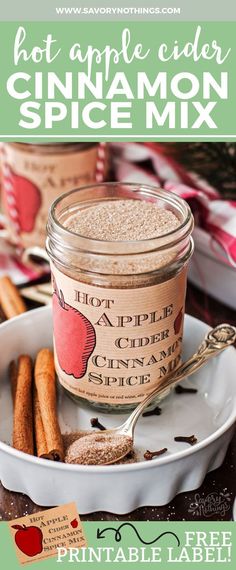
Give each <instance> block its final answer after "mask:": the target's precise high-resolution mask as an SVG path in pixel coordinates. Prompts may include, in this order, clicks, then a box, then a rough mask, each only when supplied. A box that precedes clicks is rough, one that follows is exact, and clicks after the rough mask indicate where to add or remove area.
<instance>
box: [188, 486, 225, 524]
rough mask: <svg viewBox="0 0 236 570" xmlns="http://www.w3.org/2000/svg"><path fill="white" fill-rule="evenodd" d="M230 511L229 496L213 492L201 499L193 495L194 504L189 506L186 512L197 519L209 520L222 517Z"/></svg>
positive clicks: (197, 494) (197, 495)
mask: <svg viewBox="0 0 236 570" xmlns="http://www.w3.org/2000/svg"><path fill="white" fill-rule="evenodd" d="M229 509H230V494H229V493H227V492H224V491H223V492H221V493H217V492H213V493H209V494H208V495H206V497H201V496H200V495H199V493H196V494H195V497H194V502H193V503H191V504H190V507H189V509H188V512H189V513H191V514H193V515H194V516H197V517H205V518H210V517H213V516H214V515H220V516H222V517H223V516H224V515H225V513H226V512H227V511H228V510H229Z"/></svg>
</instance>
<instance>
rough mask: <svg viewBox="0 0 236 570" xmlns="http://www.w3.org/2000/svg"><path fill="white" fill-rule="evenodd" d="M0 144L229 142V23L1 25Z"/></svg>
mask: <svg viewBox="0 0 236 570" xmlns="http://www.w3.org/2000/svg"><path fill="white" fill-rule="evenodd" d="M0 42H1V52H0V53H1V56H0V57H1V61H0V66H1V80H0V90H1V91H0V93H1V95H0V96H1V107H0V139H2V140H5V139H8V140H25V141H26V140H27V141H28V142H30V141H38V142H46V141H47V140H48V139H50V140H58V141H64V140H65V141H70V140H81V141H89V140H97V141H99V140H110V141H111V140H122V141H126V140H127V141H128V140H146V139H147V140H160V141H162V140H189V139H190V140H191V139H192V140H198V139H200V140H209V141H213V140H230V139H232V138H235V137H236V114H235V113H234V112H233V109H234V104H235V98H236V76H235V65H236V46H235V24H234V23H232V22H231V23H230V22H229V23H224V26H222V24H221V23H219V22H215V23H206V22H205V23H192V22H191V23H190V22H188V23H187V22H181V23H173V22H168V23H166V22H164V23H163V22H162V23H161V22H128V23H123V22H113V23H112V25H111V26H109V25H108V24H107V23H105V22H97V23H94V22H83V23H82V22H80V23H76V22H68V23H66V22H60V23H55V22H50V23H43V22H37V23H36V22H33V23H24V24H18V23H2V24H1V36H0Z"/></svg>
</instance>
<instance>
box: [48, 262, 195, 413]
mask: <svg viewBox="0 0 236 570" xmlns="http://www.w3.org/2000/svg"><path fill="white" fill-rule="evenodd" d="M52 279H53V290H54V293H53V326H54V348H55V362H56V369H57V373H58V377H59V381H60V383H61V384H62V385H63V386H64V387H65V388H66V389H67V390H69V391H70V392H72V393H73V394H75V395H77V396H80V397H82V398H85V399H87V400H91V401H96V402H105V403H110V404H114V405H116V404H129V403H135V402H139V401H141V400H142V399H143V398H144V396H145V395H147V394H149V393H150V392H151V391H152V390H153V389H154V388H155V387H156V386H157V385H158V383H160V381H162V380H163V378H164V377H165V376H167V375H168V374H169V373H170V372H172V370H174V368H175V367H176V366H177V365H178V364H179V362H180V359H181V347H182V335H183V317H184V304H185V291H186V268H184V269H183V270H182V271H181V272H180V273H179V274H178V275H177V276H175V277H174V278H172V279H170V280H168V281H165V282H164V283H161V284H157V285H153V286H150V287H142V288H135V289H113V288H102V287H98V286H93V285H90V284H87V283H83V282H79V281H76V280H74V279H71V278H70V277H68V276H66V275H64V274H63V273H61V272H60V271H58V269H57V268H56V267H55V266H54V265H53V264H52Z"/></svg>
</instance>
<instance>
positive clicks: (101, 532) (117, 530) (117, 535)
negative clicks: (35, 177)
mask: <svg viewBox="0 0 236 570" xmlns="http://www.w3.org/2000/svg"><path fill="white" fill-rule="evenodd" d="M125 526H129V527H131V528H132V529H133V530H134V532H135V534H136V535H137V537H138V539H139V540H140V542H142V544H147V545H149V544H154V543H155V542H157V541H158V540H160V539H161V538H162V537H163V536H165V535H168V534H169V535H170V536H173V537H174V538H175V539H176V542H177V546H180V540H179V537H178V536H177V534H175V533H174V532H170V531H166V532H162V533H161V534H159V536H157V537H156V538H154V539H153V540H150V541H146V540H143V538H142V537H141V536H140V534H139V532H138V530H137V529H136V527H135V526H134V525H133V524H131V523H123V524H121V525H120V526H119V527H118V528H114V527H107V528H104V529H103V530H100V529H99V528H98V529H97V538H98V539H101V538H105V536H104V533H105V532H107V531H108V530H112V531H113V532H114V533H115V537H114V538H115V541H116V542H120V541H121V539H122V536H121V532H120V531H121V529H122V528H124V527H125Z"/></svg>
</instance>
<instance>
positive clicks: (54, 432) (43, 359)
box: [35, 348, 64, 461]
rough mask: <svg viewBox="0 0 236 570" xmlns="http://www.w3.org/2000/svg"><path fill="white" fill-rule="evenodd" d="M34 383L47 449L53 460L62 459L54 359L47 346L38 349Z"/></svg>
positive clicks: (62, 451) (62, 450)
mask: <svg viewBox="0 0 236 570" xmlns="http://www.w3.org/2000/svg"><path fill="white" fill-rule="evenodd" d="M35 385H36V388H37V393H38V399H39V406H40V412H41V417H42V423H43V427H44V432H45V438H46V442H47V449H48V450H50V455H52V457H53V459H54V460H55V461H63V460H64V448H63V441H62V435H61V431H60V427H59V422H58V419H57V409H56V376H55V368H54V359H53V354H52V353H51V351H50V350H48V349H47V348H43V349H42V350H40V352H39V353H38V355H37V358H36V363H35Z"/></svg>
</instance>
